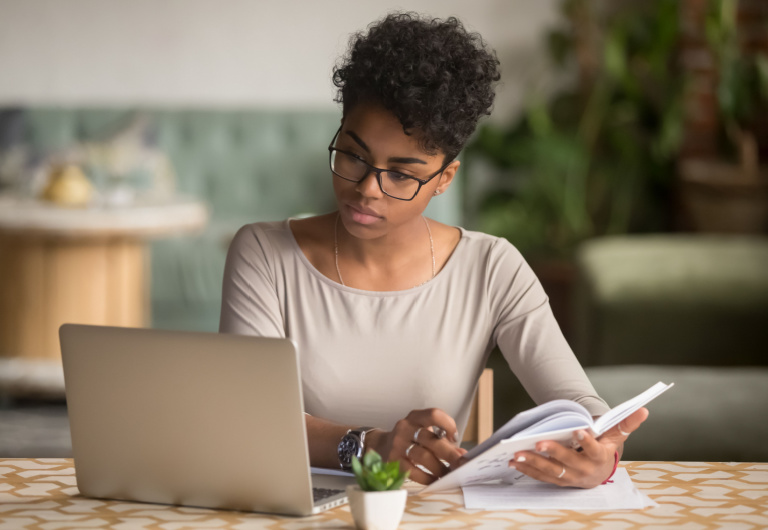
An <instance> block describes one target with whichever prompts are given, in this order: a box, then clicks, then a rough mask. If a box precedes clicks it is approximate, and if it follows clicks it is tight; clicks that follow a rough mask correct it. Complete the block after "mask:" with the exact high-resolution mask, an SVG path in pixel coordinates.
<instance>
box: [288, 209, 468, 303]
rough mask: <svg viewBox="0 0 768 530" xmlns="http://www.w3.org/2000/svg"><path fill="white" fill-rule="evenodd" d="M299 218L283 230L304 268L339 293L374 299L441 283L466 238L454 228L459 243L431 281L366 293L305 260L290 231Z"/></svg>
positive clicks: (290, 218)
mask: <svg viewBox="0 0 768 530" xmlns="http://www.w3.org/2000/svg"><path fill="white" fill-rule="evenodd" d="M298 219H300V218H298V217H289V218H288V219H286V220H285V221H284V226H285V229H286V230H287V231H288V235H289V236H290V240H291V244H292V246H293V249H294V251H295V252H296V253H297V254H298V255H299V259H300V260H301V262H302V263H303V264H304V266H305V267H306V268H307V270H309V272H310V273H311V274H312V275H313V276H315V277H317V278H318V279H319V280H320V281H322V282H324V283H325V284H327V285H329V286H331V287H333V288H335V289H338V290H339V291H344V292H348V293H352V294H358V295H364V296H374V297H389V296H402V295H405V294H413V293H418V292H421V291H422V290H424V289H428V288H429V287H430V286H431V285H435V284H436V283H437V282H439V281H442V278H443V277H444V276H446V275H447V273H448V271H449V270H450V269H451V268H452V267H453V266H454V265H453V262H454V261H456V260H455V259H454V258H455V257H456V253H457V252H458V251H459V250H460V248H461V247H463V246H464V241H465V240H466V239H467V237H466V235H467V234H466V230H465V229H464V228H462V227H461V226H456V227H455V228H458V229H459V232H460V233H461V237H460V238H459V242H458V243H457V244H456V247H455V248H454V249H453V252H452V253H451V255H450V256H449V257H448V261H446V262H445V265H444V266H443V268H442V269H440V271H439V272H438V273H437V274H435V277H434V278H432V279H431V280H428V281H426V282H424V283H422V284H421V285H416V286H414V287H411V288H409V289H403V290H401V291H368V290H366V289H358V288H357V287H349V286H348V285H342V284H340V283H339V282H336V281H334V280H332V279H330V278H329V277H328V276H326V275H325V274H323V273H322V272H320V271H319V270H317V268H316V267H315V266H314V265H313V264H312V262H311V261H309V259H308V258H307V256H305V255H304V251H302V250H301V247H300V246H299V242H298V241H296V236H294V235H293V230H291V221H295V220H298Z"/></svg>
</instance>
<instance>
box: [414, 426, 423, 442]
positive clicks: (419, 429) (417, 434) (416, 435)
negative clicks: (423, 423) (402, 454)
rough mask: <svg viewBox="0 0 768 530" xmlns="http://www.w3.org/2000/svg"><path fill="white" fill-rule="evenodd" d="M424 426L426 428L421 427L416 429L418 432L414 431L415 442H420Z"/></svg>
mask: <svg viewBox="0 0 768 530" xmlns="http://www.w3.org/2000/svg"><path fill="white" fill-rule="evenodd" d="M423 428H424V427H419V428H418V429H416V432H415V433H413V442H414V443H419V433H420V432H421V430H422V429H423Z"/></svg>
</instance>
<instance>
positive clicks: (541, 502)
mask: <svg viewBox="0 0 768 530" xmlns="http://www.w3.org/2000/svg"><path fill="white" fill-rule="evenodd" d="M612 480H613V482H610V483H608V484H602V485H600V486H597V487H596V488H592V489H577V488H561V487H560V486H555V485H554V484H548V483H545V482H539V481H538V480H534V479H532V478H530V477H525V478H522V479H520V480H519V481H518V482H516V483H514V484H479V485H474V486H465V487H463V488H462V490H463V491H464V506H465V507H466V508H467V509H480V510H578V511H593V510H600V511H604V510H605V511H608V510H609V511H614V510H637V509H642V508H646V507H648V506H657V504H656V503H655V502H654V501H652V500H651V499H649V498H648V497H647V496H646V495H645V494H643V493H641V492H640V491H639V490H638V489H637V488H636V487H635V485H634V484H633V483H632V479H630V478H629V474H628V473H627V470H626V469H624V468H619V469H617V470H616V473H615V474H614V475H613V478H612Z"/></svg>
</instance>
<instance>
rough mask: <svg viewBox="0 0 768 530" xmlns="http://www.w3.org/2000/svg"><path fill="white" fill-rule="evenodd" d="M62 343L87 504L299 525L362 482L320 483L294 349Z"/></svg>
mask: <svg viewBox="0 0 768 530" xmlns="http://www.w3.org/2000/svg"><path fill="white" fill-rule="evenodd" d="M59 336H60V340H61V352H62V360H63V364H64V380H65V386H66V396H67V406H68V411H69V420H70V429H71V433H72V451H73V456H74V461H75V473H76V477H77V486H78V488H79V489H80V492H81V493H82V494H83V495H85V496H88V497H96V498H109V499H122V500H129V501H141V502H152V503H163V504H175V505H185V506H198V507H205V508H222V509H234V510H244V511H256V512H267V513H277V514H288V515H310V514H313V513H318V512H320V511H323V510H327V509H330V508H333V507H335V506H338V505H340V504H343V503H345V502H346V500H347V499H346V494H345V491H344V490H345V488H346V485H348V484H352V483H354V478H353V477H351V476H342V475H338V474H334V475H312V474H311V471H310V465H309V453H308V447H307V435H306V429H305V424H304V414H303V400H302V395H301V377H300V374H299V363H298V352H297V348H296V345H295V344H294V343H293V342H292V341H291V340H289V339H277V338H263V337H250V336H240V335H227V334H218V333H200V332H186V331H164V330H150V329H137V328H118V327H106V326H87V325H76V324H64V325H63V326H61V328H60V330H59ZM313 487H314V493H313ZM318 492H319V494H320V495H321V497H320V499H318V500H315V496H316V495H318ZM322 495H325V497H323V496H322Z"/></svg>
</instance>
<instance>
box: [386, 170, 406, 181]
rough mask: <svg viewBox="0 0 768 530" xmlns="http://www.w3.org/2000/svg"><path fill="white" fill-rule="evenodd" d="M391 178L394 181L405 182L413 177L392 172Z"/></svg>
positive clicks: (390, 173)
mask: <svg viewBox="0 0 768 530" xmlns="http://www.w3.org/2000/svg"><path fill="white" fill-rule="evenodd" d="M389 178H391V179H392V180H397V181H403V180H408V179H410V178H411V177H410V176H408V175H404V174H403V173H396V172H394V171H390V172H389Z"/></svg>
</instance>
